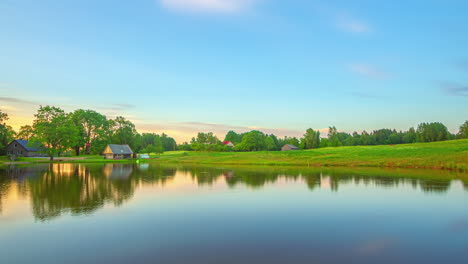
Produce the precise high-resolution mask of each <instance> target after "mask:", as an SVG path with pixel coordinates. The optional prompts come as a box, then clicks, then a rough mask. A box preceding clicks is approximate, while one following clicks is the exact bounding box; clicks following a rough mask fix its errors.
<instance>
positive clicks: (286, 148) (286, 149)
mask: <svg viewBox="0 0 468 264" xmlns="http://www.w3.org/2000/svg"><path fill="white" fill-rule="evenodd" d="M288 150H299V148H298V147H296V146H294V145H291V144H286V145H284V146H283V147H282V148H281V151H288Z"/></svg>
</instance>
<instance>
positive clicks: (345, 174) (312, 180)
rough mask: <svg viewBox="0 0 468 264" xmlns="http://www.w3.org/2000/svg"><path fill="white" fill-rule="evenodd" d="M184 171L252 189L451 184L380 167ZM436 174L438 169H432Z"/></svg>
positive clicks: (205, 181) (436, 188)
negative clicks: (282, 184) (281, 184)
mask: <svg viewBox="0 0 468 264" xmlns="http://www.w3.org/2000/svg"><path fill="white" fill-rule="evenodd" d="M178 169H179V170H181V171H184V172H185V173H189V174H190V175H191V176H192V178H193V179H196V180H197V183H198V184H199V185H213V184H214V183H215V182H216V181H217V180H218V179H220V178H224V180H225V182H226V184H227V185H228V186H229V187H235V186H236V185H241V184H243V185H245V186H248V187H253V188H260V187H262V186H264V185H265V184H268V183H275V182H277V181H278V180H279V179H285V180H288V181H298V180H302V181H304V182H305V183H306V184H307V186H308V187H309V189H310V190H314V189H315V188H318V187H320V188H329V189H330V190H332V191H338V189H339V186H340V185H341V184H364V185H375V186H378V187H385V188H395V187H398V186H399V185H400V184H412V185H413V186H414V187H421V189H422V190H423V191H424V192H445V191H447V190H448V188H449V187H450V182H451V180H452V179H453V178H451V177H446V175H441V176H439V177H438V178H440V179H438V180H433V178H432V177H434V176H432V175H431V177H427V178H425V177H424V174H423V175H421V176H420V175H419V174H416V176H413V175H412V174H411V173H413V172H412V171H411V172H408V174H406V173H401V172H397V171H383V170H354V169H352V170H349V169H348V170H339V169H332V170H328V169H323V168H291V169H289V168H274V167H235V168H217V167H197V166H194V167H190V166H186V167H182V168H178ZM425 173H427V172H425ZM433 173H434V174H435V175H437V174H438V173H440V172H438V171H434V172H433Z"/></svg>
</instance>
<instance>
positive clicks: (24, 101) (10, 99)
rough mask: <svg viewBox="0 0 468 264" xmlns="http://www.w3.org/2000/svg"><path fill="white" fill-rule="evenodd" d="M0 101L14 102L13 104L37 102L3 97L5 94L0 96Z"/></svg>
mask: <svg viewBox="0 0 468 264" xmlns="http://www.w3.org/2000/svg"><path fill="white" fill-rule="evenodd" d="M0 102H4V103H15V104H37V103H36V102H33V101H28V100H24V99H21V98H16V97H5V96H0Z"/></svg>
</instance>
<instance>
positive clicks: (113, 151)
mask: <svg viewBox="0 0 468 264" xmlns="http://www.w3.org/2000/svg"><path fill="white" fill-rule="evenodd" d="M102 155H104V158H105V159H131V158H133V151H132V149H131V148H130V146H129V145H116V144H109V145H107V147H106V148H105V149H104V151H103V152H102Z"/></svg>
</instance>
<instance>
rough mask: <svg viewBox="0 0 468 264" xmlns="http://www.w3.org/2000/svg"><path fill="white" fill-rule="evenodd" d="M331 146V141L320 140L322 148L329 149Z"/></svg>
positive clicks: (326, 139)
mask: <svg viewBox="0 0 468 264" xmlns="http://www.w3.org/2000/svg"><path fill="white" fill-rule="evenodd" d="M329 146H330V141H329V140H328V138H322V139H321V140H320V148H328V147H329Z"/></svg>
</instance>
